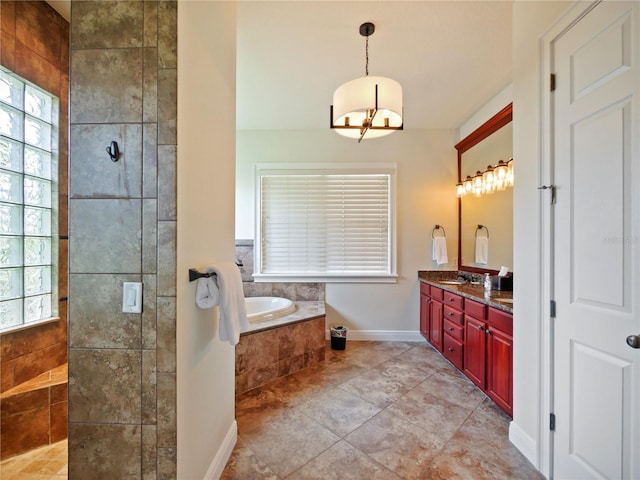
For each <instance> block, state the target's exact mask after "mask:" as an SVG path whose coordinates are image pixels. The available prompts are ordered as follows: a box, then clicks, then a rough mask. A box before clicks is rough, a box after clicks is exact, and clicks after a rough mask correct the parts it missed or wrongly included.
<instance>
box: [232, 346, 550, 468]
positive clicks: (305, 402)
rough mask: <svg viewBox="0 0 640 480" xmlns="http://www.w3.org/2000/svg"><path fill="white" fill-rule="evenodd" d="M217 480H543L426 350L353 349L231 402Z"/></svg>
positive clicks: (486, 407)
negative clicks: (226, 448) (227, 451)
mask: <svg viewBox="0 0 640 480" xmlns="http://www.w3.org/2000/svg"><path fill="white" fill-rule="evenodd" d="M236 418H237V421H238V443H237V445H236V447H235V449H234V451H233V453H232V456H231V458H230V460H229V462H228V464H227V466H226V468H225V470H224V472H223V475H222V479H224V480H230V479H238V480H246V479H254V480H264V479H269V480H280V479H287V480H292V479H300V480H307V479H318V480H329V479H340V480H344V479H366V480H378V479H380V480H394V479H410V480H414V479H416V480H417V479H433V480H437V479H443V480H444V479H447V480H449V479H470V480H480V479H510V480H511V479H527V480H531V479H543V478H544V477H543V476H542V475H541V474H540V473H539V472H537V471H536V470H535V469H534V468H533V467H532V465H531V464H530V463H529V462H528V461H527V460H526V459H525V458H524V457H523V456H522V455H521V454H520V453H519V452H518V450H517V449H516V448H515V447H514V446H513V445H512V444H511V443H510V442H509V440H508V422H509V421H510V419H509V417H508V416H506V415H505V414H504V413H502V411H501V410H499V409H498V408H497V407H496V406H495V404H494V403H493V402H492V401H491V400H489V399H488V398H487V397H486V396H485V395H484V394H483V393H482V392H481V391H480V390H479V389H478V388H477V387H476V386H475V385H473V384H472V383H471V382H470V381H469V380H467V379H466V378H465V377H464V376H463V375H462V374H460V372H458V370H456V369H455V368H454V367H452V366H451V365H450V364H449V363H448V362H447V361H446V360H444V358H443V357H442V356H440V354H439V353H437V352H436V351H435V350H433V349H432V348H431V347H430V346H429V345H428V344H427V343H426V342H424V343H406V342H354V341H351V342H349V341H347V349H346V350H344V351H334V350H331V349H330V348H329V346H327V355H326V359H325V361H324V362H323V363H322V364H321V365H319V366H315V367H309V368H307V369H304V370H301V371H299V372H297V373H295V374H293V375H290V376H288V377H285V378H281V379H278V380H276V381H274V382H272V383H269V384H267V385H265V386H263V387H260V388H258V389H255V390H251V391H249V392H246V393H244V394H241V395H239V396H238V397H237V398H236Z"/></svg>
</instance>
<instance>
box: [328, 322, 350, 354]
mask: <svg viewBox="0 0 640 480" xmlns="http://www.w3.org/2000/svg"><path fill="white" fill-rule="evenodd" d="M346 345H347V327H343V326H342V325H338V326H336V327H331V349H332V350H344V348H345V347H346Z"/></svg>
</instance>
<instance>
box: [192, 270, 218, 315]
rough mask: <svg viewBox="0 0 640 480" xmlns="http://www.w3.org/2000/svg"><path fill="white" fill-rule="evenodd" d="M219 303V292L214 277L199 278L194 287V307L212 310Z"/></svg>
mask: <svg viewBox="0 0 640 480" xmlns="http://www.w3.org/2000/svg"><path fill="white" fill-rule="evenodd" d="M219 303H220V292H219V290H218V285H216V277H209V278H204V277H203V278H199V279H198V285H197V286H196V305H198V307H200V308H213V307H215V306H216V305H218V304H219Z"/></svg>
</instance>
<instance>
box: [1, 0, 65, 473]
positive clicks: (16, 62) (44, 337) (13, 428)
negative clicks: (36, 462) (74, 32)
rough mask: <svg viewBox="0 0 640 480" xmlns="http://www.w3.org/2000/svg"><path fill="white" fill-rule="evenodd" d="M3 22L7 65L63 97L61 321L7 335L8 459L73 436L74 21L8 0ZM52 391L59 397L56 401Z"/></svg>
mask: <svg viewBox="0 0 640 480" xmlns="http://www.w3.org/2000/svg"><path fill="white" fill-rule="evenodd" d="M0 27H1V32H0V34H1V38H0V63H1V64H2V65H3V66H5V67H7V68H9V69H10V70H12V71H13V72H15V73H16V74H18V75H20V76H21V77H22V78H25V79H27V80H29V81H30V82H33V83H34V84H36V85H38V86H40V87H42V88H44V89H46V90H47V91H49V92H51V93H52V94H53V95H55V96H56V97H58V98H59V101H60V104H59V114H60V117H59V128H58V135H59V136H58V145H59V151H58V179H57V188H58V200H59V204H58V233H59V235H60V238H59V240H58V252H57V254H58V298H59V313H58V316H59V317H60V320H59V321H56V322H52V323H47V324H44V325H38V326H34V327H31V328H28V329H25V330H20V331H17V332H13V333H5V334H3V335H0V345H1V346H0V393H2V394H3V395H2V397H0V407H1V410H2V424H1V425H0V445H1V447H2V450H1V451H2V457H3V458H6V457H7V456H10V455H14V454H15V453H18V452H19V451H23V449H24V448H32V447H34V446H38V445H43V444H48V443H49V441H57V440H59V439H61V438H65V437H66V424H67V420H66V419H67V412H66V408H67V405H66V363H67V301H66V299H67V296H68V290H67V272H68V267H67V265H68V248H69V245H68V243H69V242H68V239H67V234H68V225H67V218H68V215H67V214H68V212H67V204H68V134H67V132H68V130H69V129H68V124H69V118H68V94H69V23H68V22H67V21H66V20H65V19H63V18H62V17H61V16H60V15H58V13H56V12H55V10H53V9H52V8H51V7H50V6H49V5H48V4H47V3H45V2H21V1H18V2H14V1H7V0H2V1H1V2H0ZM63 365H64V369H65V380H64V382H63V383H65V385H64V386H62V385H59V386H56V387H55V388H53V387H44V388H43V389H41V390H39V391H38V392H35V393H34V391H31V392H29V393H25V392H24V391H23V390H21V388H29V384H30V383H31V382H32V381H33V380H34V379H38V377H40V376H42V375H43V374H45V375H46V373H45V372H49V371H56V369H58V368H60V367H61V366H63ZM36 390H37V389H36ZM49 390H51V391H52V394H53V395H54V398H53V399H52V402H50V401H49V400H50V399H49V396H48V392H49ZM54 390H55V391H54ZM63 390H64V391H63ZM10 391H12V392H14V393H15V395H11V394H10ZM8 392H9V393H8ZM18 392H20V393H18ZM45 395H46V396H47V398H44V397H45ZM53 404H55V406H54V405H53ZM50 405H51V410H50ZM51 415H52V417H50V416H51ZM51 420H52V421H53V422H54V427H53V431H52V432H50V431H49V422H50V421H51ZM27 423H31V424H32V425H33V426H34V430H33V431H30V429H29V428H27V427H26V425H27ZM1 476H2V473H0V477H1Z"/></svg>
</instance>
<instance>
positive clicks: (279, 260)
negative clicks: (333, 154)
mask: <svg viewBox="0 0 640 480" xmlns="http://www.w3.org/2000/svg"><path fill="white" fill-rule="evenodd" d="M334 170H335V169H334ZM373 170H375V169H373ZM393 180H394V179H393V176H392V174H391V173H367V172H364V173H360V172H346V173H342V172H340V171H339V170H338V171H332V170H331V169H328V170H327V171H326V172H322V173H320V172H319V171H318V170H317V169H314V170H313V171H311V172H305V171H304V170H301V171H295V172H288V173H275V172H273V171H270V173H264V172H262V173H261V174H259V190H260V191H259V200H260V202H259V203H260V205H259V214H260V222H259V224H260V230H259V233H260V241H259V242H258V243H259V266H260V268H259V271H258V275H257V276H260V275H267V276H268V275H275V276H279V275H281V276H293V277H319V278H326V277H375V276H392V275H394V273H395V272H393V262H392V259H393V255H392V251H391V250H392V246H393V228H392V210H393V209H392V207H393V202H392V191H393V188H392V187H393V184H394V182H393Z"/></svg>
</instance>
